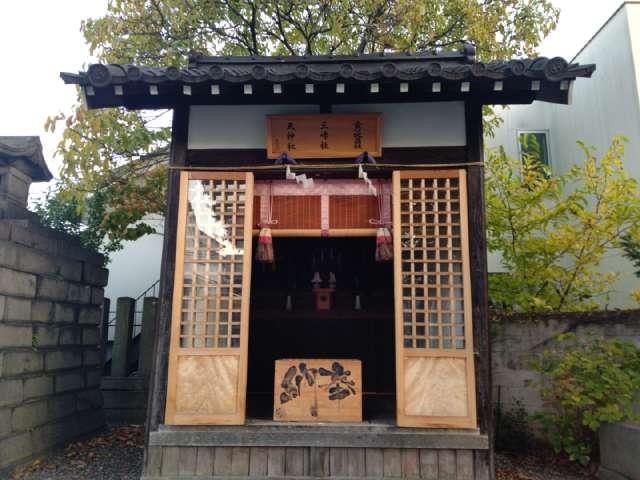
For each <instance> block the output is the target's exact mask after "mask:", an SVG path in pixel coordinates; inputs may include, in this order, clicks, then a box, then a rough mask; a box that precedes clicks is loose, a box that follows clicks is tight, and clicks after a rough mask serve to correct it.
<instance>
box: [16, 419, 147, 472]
mask: <svg viewBox="0 0 640 480" xmlns="http://www.w3.org/2000/svg"><path fill="white" fill-rule="evenodd" d="M143 441H144V439H143V431H142V428H141V427H137V426H136V427H118V428H112V429H109V430H107V431H104V432H101V433H98V434H97V435H95V436H93V437H91V438H88V439H86V440H84V441H79V442H73V443H70V444H68V445H67V446H66V447H65V448H64V449H59V450H57V451H54V452H52V453H51V454H50V455H48V456H46V457H42V458H39V459H36V460H34V461H33V462H31V463H29V464H27V465H24V466H22V467H20V468H17V469H15V470H14V471H13V472H12V474H11V475H10V476H9V477H7V478H8V479H11V480H139V479H140V474H141V472H142V446H143Z"/></svg>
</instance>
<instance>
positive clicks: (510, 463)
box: [496, 448, 592, 480]
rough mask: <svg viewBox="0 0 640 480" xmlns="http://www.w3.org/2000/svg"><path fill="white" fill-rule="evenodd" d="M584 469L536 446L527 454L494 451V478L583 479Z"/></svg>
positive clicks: (535, 479)
mask: <svg viewBox="0 0 640 480" xmlns="http://www.w3.org/2000/svg"><path fill="white" fill-rule="evenodd" d="M589 478H592V477H591V476H590V475H589V474H588V472H587V471H586V469H584V468H582V467H580V466H579V465H577V464H575V463H573V462H570V461H569V460H567V459H566V458H565V457H561V456H559V455H557V454H555V453H554V452H553V451H552V450H548V449H545V448H536V450H535V451H533V452H531V453H528V454H513V453H504V452H498V453H496V480H585V479H589Z"/></svg>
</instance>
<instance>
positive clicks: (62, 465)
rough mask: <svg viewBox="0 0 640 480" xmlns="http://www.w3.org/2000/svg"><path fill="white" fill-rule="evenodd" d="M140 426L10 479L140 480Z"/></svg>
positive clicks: (539, 467)
mask: <svg viewBox="0 0 640 480" xmlns="http://www.w3.org/2000/svg"><path fill="white" fill-rule="evenodd" d="M142 445H143V432H142V428H141V427H137V426H130V427H118V428H112V429H109V430H107V431H104V432H101V433H99V434H97V435H95V436H93V437H91V438H88V439H86V440H84V441H79V442H73V443H70V444H69V445H67V446H66V447H65V448H63V449H59V450H57V451H54V452H52V453H51V454H50V455H48V456H46V457H42V458H39V459H36V460H34V461H33V462H31V463H29V464H27V465H24V466H22V467H20V468H17V469H15V470H14V471H13V472H12V474H11V475H10V476H9V477H7V478H8V479H10V480H138V479H139V478H140V473H141V470H142ZM586 478H589V477H588V475H587V473H586V472H585V470H584V469H581V468H579V467H577V466H575V465H574V464H572V463H570V462H568V461H567V460H565V459H563V458H560V457H558V456H557V455H555V454H554V453H553V452H550V451H548V450H544V449H536V451H535V453H530V454H527V455H514V454H506V453H498V454H497V455H496V480H585V479H586Z"/></svg>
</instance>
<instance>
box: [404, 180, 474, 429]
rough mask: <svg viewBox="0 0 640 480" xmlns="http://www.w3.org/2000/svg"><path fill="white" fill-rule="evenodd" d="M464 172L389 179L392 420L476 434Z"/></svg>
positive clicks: (411, 424)
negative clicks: (394, 412) (472, 430)
mask: <svg viewBox="0 0 640 480" xmlns="http://www.w3.org/2000/svg"><path fill="white" fill-rule="evenodd" d="M465 174H466V172H465V171H464V170H462V169H451V170H425V171H406V172H394V175H393V208H394V212H393V222H394V254H395V264H394V277H395V280H394V281H395V316H396V370H397V371H396V382H397V417H398V418H397V420H398V424H399V425H401V426H414V427H427V426H432V427H444V428H446V427H459V428H476V412H475V387H474V369H473V368H474V367H473V337H472V322H471V299H470V298H471V297H470V291H469V285H470V278H469V258H468V256H469V254H468V233H467V231H468V228H467V198H466V176H465Z"/></svg>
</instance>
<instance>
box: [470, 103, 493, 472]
mask: <svg viewBox="0 0 640 480" xmlns="http://www.w3.org/2000/svg"><path fill="white" fill-rule="evenodd" d="M465 118H466V131H467V161H468V162H481V161H484V142H483V128H482V105H481V104H479V103H466V104H465ZM467 196H468V202H469V203H468V212H469V239H470V243H469V259H470V267H471V309H472V318H473V342H474V346H475V352H476V355H475V370H476V404H477V409H478V426H479V428H480V432H481V433H482V434H485V435H488V437H489V452H488V454H487V455H486V456H481V457H479V458H480V459H483V461H486V463H487V465H486V467H487V469H488V471H489V472H490V476H489V478H495V472H494V450H493V428H494V423H493V402H492V399H491V348H490V340H489V315H488V310H489V294H488V274H487V240H486V222H485V201H484V169H483V168H482V167H481V166H470V167H468V168H467Z"/></svg>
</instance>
